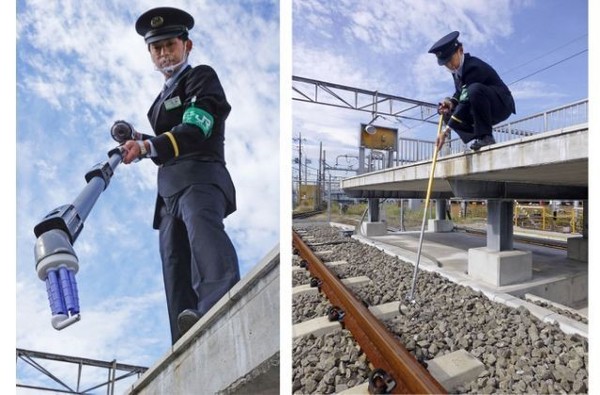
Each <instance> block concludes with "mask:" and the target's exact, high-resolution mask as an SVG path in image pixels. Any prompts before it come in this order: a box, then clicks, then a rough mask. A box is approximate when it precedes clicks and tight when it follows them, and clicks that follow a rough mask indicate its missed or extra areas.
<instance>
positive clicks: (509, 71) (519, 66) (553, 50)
mask: <svg viewBox="0 0 600 395" xmlns="http://www.w3.org/2000/svg"><path fill="white" fill-rule="evenodd" d="M587 35H588V34H587V33H585V34H582V35H581V36H579V37H576V38H574V39H572V40H571V41H569V42H567V43H565V44H563V45H561V46H559V47H556V48H554V49H552V50H550V51H548V52H546V53H544V54H542V55H540V56H538V57H536V58H533V59H531V60H528V61H527V62H525V63H521V64H520V65H518V66H515V67H513V68H512V69H509V70H507V71H503V72H502V73H501V74H502V75H506V74H509V73H511V72H512V71H514V70H517V69H519V68H521V67H523V66H525V65H528V64H529V63H532V62H535V61H536V60H539V59H541V58H543V57H546V56H548V55H550V54H551V53H554V52H556V51H558V50H559V49H562V48H564V47H566V46H568V45H569V44H571V43H573V42H575V41H577V40H579V39H581V38H583V37H586V36H587Z"/></svg>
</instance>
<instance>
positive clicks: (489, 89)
mask: <svg viewBox="0 0 600 395" xmlns="http://www.w3.org/2000/svg"><path fill="white" fill-rule="evenodd" d="M458 35H459V32H457V31H455V32H452V33H449V34H447V35H445V36H444V37H442V38H441V39H439V40H438V41H437V42H436V43H435V44H433V46H432V47H431V48H430V49H429V53H432V54H434V55H435V56H436V57H437V62H438V64H439V65H440V66H445V67H446V68H447V69H448V71H450V72H451V73H452V78H453V80H454V86H455V88H456V89H455V92H454V95H453V96H452V97H447V98H445V99H444V100H443V101H442V102H441V103H439V104H438V113H439V114H443V116H444V121H445V123H446V125H447V128H446V130H445V132H444V134H443V135H442V136H441V138H438V141H437V144H438V147H439V148H441V146H442V145H443V144H444V140H445V139H446V138H447V137H448V136H449V134H450V129H452V130H454V131H455V132H456V133H457V134H458V136H459V137H460V139H461V140H462V141H463V142H464V143H465V144H467V143H468V142H469V141H471V140H475V142H474V143H473V144H471V149H472V150H474V151H477V150H479V149H480V148H481V147H484V146H486V145H490V144H495V143H496V141H495V140H494V136H493V135H492V126H493V125H495V124H497V123H498V122H502V121H504V120H505V119H507V118H508V117H509V116H510V114H511V113H513V114H515V113H516V111H515V102H514V100H513V97H512V94H511V93H510V90H509V89H508V87H507V86H506V84H504V82H503V81H502V80H501V79H500V77H499V76H498V73H496V71H495V70H494V69H493V68H492V66H490V65H489V64H487V63H486V62H484V61H483V60H481V59H479V58H476V57H475V56H471V55H470V54H469V53H465V52H464V50H463V45H462V43H460V42H459V41H458Z"/></svg>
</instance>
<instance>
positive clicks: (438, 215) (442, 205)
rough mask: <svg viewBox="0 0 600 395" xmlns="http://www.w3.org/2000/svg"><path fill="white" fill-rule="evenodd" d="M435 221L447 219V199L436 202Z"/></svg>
mask: <svg viewBox="0 0 600 395" xmlns="http://www.w3.org/2000/svg"><path fill="white" fill-rule="evenodd" d="M435 219H446V199H437V200H436V201H435Z"/></svg>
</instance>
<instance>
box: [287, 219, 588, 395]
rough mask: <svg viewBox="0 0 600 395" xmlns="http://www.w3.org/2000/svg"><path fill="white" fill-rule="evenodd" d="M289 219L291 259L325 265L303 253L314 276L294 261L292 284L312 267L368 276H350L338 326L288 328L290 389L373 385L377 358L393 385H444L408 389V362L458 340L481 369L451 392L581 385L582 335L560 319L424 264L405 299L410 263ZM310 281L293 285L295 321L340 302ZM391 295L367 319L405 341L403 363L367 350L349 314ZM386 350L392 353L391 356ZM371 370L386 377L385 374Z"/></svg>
mask: <svg viewBox="0 0 600 395" xmlns="http://www.w3.org/2000/svg"><path fill="white" fill-rule="evenodd" d="M294 228H295V231H296V232H297V233H296V234H295V235H294V244H295V248H296V250H297V252H298V253H299V254H300V255H301V256H302V258H300V257H295V258H294V260H295V263H296V265H299V264H300V263H301V262H302V260H306V257H305V256H309V257H310V256H311V254H312V255H315V256H316V257H318V258H319V259H320V260H321V261H323V262H325V263H326V265H327V266H328V267H327V270H328V271H329V272H330V273H329V274H327V273H326V272H323V273H321V272H320V271H319V269H315V267H318V266H317V265H315V264H314V263H313V264H312V265H311V263H310V261H309V260H307V261H309V263H308V268H309V270H310V269H311V266H313V269H315V270H316V276H315V274H313V271H315V270H311V273H310V274H307V273H308V272H306V271H304V270H301V269H299V268H296V270H294V271H293V273H294V274H293V278H292V280H293V285H294V286H295V287H294V289H297V288H298V287H301V286H302V285H303V284H304V286H307V285H306V284H308V283H310V282H311V281H313V282H314V281H315V280H314V279H312V277H318V278H319V281H323V280H322V279H321V278H320V277H326V278H329V277H332V278H333V279H335V278H338V277H339V278H340V279H342V280H343V281H348V280H349V279H351V278H356V277H361V276H363V277H365V276H366V277H369V279H370V280H369V281H368V282H363V283H361V284H362V285H348V286H347V288H348V289H349V290H350V292H349V293H350V294H352V296H354V297H355V298H356V299H357V300H358V302H355V303H353V304H352V305H353V306H354V305H356V306H354V307H350V308H348V307H345V308H343V309H342V312H343V323H342V324H340V323H337V324H334V325H337V330H334V331H333V332H329V333H325V334H323V333H321V334H316V335H315V334H313V335H302V336H298V337H296V335H294V336H295V339H294V346H293V373H292V379H293V392H294V393H295V394H296V393H297V394H300V393H303V394H304V393H343V391H344V390H345V389H348V388H351V387H353V386H354V385H358V384H361V383H364V382H371V385H373V383H372V380H373V375H372V372H373V371H375V369H377V368H382V369H383V370H384V371H385V373H386V374H389V377H390V378H391V380H392V381H393V382H395V384H396V386H397V387H395V389H393V390H391V391H392V392H394V393H401V392H419V393H425V392H440V390H439V387H438V388H437V389H435V390H433V389H431V388H430V387H428V388H429V389H428V390H424V389H421V390H420V391H417V390H414V389H412V390H406V388H407V387H408V386H412V385H416V384H415V381H418V379H415V378H411V376H410V373H407V371H412V372H420V373H419V374H418V375H417V376H420V375H421V374H422V373H423V366H422V365H420V364H419V362H417V361H421V362H424V363H425V364H427V363H429V364H431V360H433V359H434V358H437V357H440V356H443V355H447V354H449V353H451V352H454V351H457V350H465V351H466V352H468V353H469V354H470V355H472V356H474V357H475V358H477V359H478V360H479V361H481V362H482V363H483V365H484V370H483V371H482V372H481V373H480V374H479V375H478V377H476V378H475V379H473V380H472V381H470V382H468V383H463V384H461V385H459V386H457V387H456V388H454V389H453V391H452V392H456V393H494V392H495V393H524V392H529V393H565V392H566V393H573V392H574V393H581V392H586V391H587V389H588V387H587V385H588V354H587V353H588V343H587V339H585V338H583V337H581V336H578V335H568V334H565V333H563V332H562V331H561V330H560V328H558V326H557V325H553V324H549V323H545V322H541V321H540V320H538V319H537V318H536V317H534V316H532V315H531V314H530V313H529V311H527V310H526V309H524V308H519V309H514V308H510V307H508V306H505V305H502V304H498V303H495V302H492V301H490V300H489V299H488V298H487V297H486V296H485V295H483V294H481V293H480V292H475V291H473V290H472V289H471V288H465V287H462V286H459V285H457V284H454V283H452V282H450V281H448V280H446V279H445V278H442V277H441V276H439V275H437V274H436V273H430V272H421V274H420V276H419V280H418V282H417V290H416V296H417V303H416V304H415V305H411V304H408V305H404V304H403V300H404V299H403V296H405V294H406V293H407V292H408V290H409V289H410V282H411V273H412V265H410V264H408V263H405V262H402V261H401V260H400V259H398V258H395V257H391V256H389V255H387V254H385V253H384V252H382V251H379V250H378V249H377V248H374V247H369V246H366V245H363V244H361V243H359V242H358V241H356V240H354V239H350V238H349V237H344V236H343V235H342V234H341V232H340V231H339V230H336V229H333V228H330V227H328V226H315V225H309V224H303V225H301V226H300V225H296V226H294ZM299 235H300V236H301V237H299ZM297 237H299V238H302V239H303V241H304V244H307V246H306V247H307V248H308V247H311V248H312V249H313V252H312V253H309V252H307V251H303V248H304V247H303V248H298V247H296V238H297ZM328 281H329V280H327V282H328ZM315 285H318V287H319V288H321V291H322V292H320V293H319V292H316V291H315V292H313V293H312V294H308V293H306V294H295V295H294V297H293V315H292V318H293V323H294V328H296V327H299V326H301V325H305V324H306V323H308V322H311V321H316V320H319V319H320V320H323V319H324V317H325V316H328V315H329V313H330V312H331V307H332V306H336V307H339V305H340V304H341V302H340V301H339V300H334V301H329V300H328V299H327V298H326V297H325V295H326V294H329V293H331V291H328V290H327V287H329V286H324V285H323V284H322V283H321V284H315ZM334 293H335V292H334ZM327 296H329V295H327ZM390 303H396V306H400V308H399V309H398V308H396V312H395V314H389V315H388V316H387V317H386V318H384V319H383V320H382V321H378V322H379V323H378V324H373V322H376V321H377V320H376V319H374V318H373V317H370V318H369V319H368V320H367V321H369V323H370V325H371V324H373V325H374V326H377V327H378V329H377V330H379V329H381V327H383V329H385V330H386V331H387V332H388V333H389V334H390V336H391V338H392V339H394V341H395V342H396V344H398V343H399V342H400V343H402V344H403V345H404V346H403V348H404V349H405V351H397V350H396V351H394V352H393V353H394V354H396V357H399V358H404V357H406V354H407V353H408V354H409V355H408V357H410V358H408V360H409V361H410V362H406V363H405V365H404V368H401V369H400V370H401V372H400V373H398V372H396V370H394V369H395V368H394V367H389V366H385V365H383V364H380V361H379V360H378V359H377V358H378V357H376V356H375V357H373V356H372V352H371V351H369V352H367V350H368V349H369V347H370V346H369V345H363V344H361V343H362V340H361V339H360V337H361V336H362V335H358V336H357V337H358V338H357V337H355V335H354V331H353V330H352V325H353V324H352V323H351V322H352V321H353V320H354V318H349V316H354V314H355V312H352V311H351V310H352V309H354V310H356V312H358V314H359V315H362V314H363V313H364V310H365V306H367V307H368V310H373V309H374V308H375V307H378V306H382V305H386V304H390ZM349 311H350V312H349ZM334 318H335V317H334ZM325 320H326V321H327V319H325ZM358 326H364V324H359V325H358ZM294 331H295V329H294ZM368 331H370V329H369V330H368ZM294 333H296V332H294ZM366 336H367V337H369V336H371V335H369V334H367V335H366ZM370 342H371V343H374V341H372V340H370ZM383 343H385V342H383ZM383 359H384V360H386V361H389V360H390V357H384V358H383ZM415 363H416V365H415ZM402 369H404V370H403V371H402ZM382 374H383V373H382ZM405 374H406V376H405ZM375 377H376V378H377V377H378V378H379V379H380V381H383V382H386V380H387V379H385V380H383V379H382V378H381V376H377V375H376V376H375ZM383 377H387V376H385V375H383ZM388 382H389V380H388ZM433 385H435V384H433ZM410 388H412V387H410ZM441 391H443V389H442V390H441ZM352 393H356V392H352Z"/></svg>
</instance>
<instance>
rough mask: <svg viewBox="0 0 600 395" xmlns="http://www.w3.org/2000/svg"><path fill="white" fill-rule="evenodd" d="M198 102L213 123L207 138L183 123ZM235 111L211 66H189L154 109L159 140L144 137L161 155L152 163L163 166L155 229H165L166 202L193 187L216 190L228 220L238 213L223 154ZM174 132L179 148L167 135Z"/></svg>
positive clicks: (150, 113) (153, 120)
mask: <svg viewBox="0 0 600 395" xmlns="http://www.w3.org/2000/svg"><path fill="white" fill-rule="evenodd" d="M194 97H195V104H194V105H195V107H198V108H201V109H202V110H204V111H206V112H208V113H209V114H211V115H212V116H213V118H214V125H213V128H212V133H211V134H210V136H209V137H208V138H206V137H205V135H204V133H203V132H202V131H201V129H200V128H199V127H197V126H195V125H190V124H183V123H182V119H183V113H184V112H185V110H186V109H187V108H188V107H189V106H190V105H191V101H192V98H194ZM165 102H166V103H167V104H165ZM173 103H175V104H173ZM177 103H179V105H178V104H177ZM230 111H231V106H230V105H229V103H228V102H227V98H226V97H225V92H224V91H223V87H222V86H221V83H220V81H219V78H218V77H217V74H216V72H215V71H214V70H213V69H212V68H211V67H210V66H206V65H200V66H196V67H194V68H192V67H191V66H187V68H186V69H185V70H184V71H183V72H182V73H181V74H180V76H179V78H178V80H177V81H176V82H175V83H174V84H173V85H172V86H171V87H170V88H169V89H167V91H166V92H165V94H164V95H159V96H158V97H157V98H156V100H155V101H154V103H153V104H152V107H151V108H150V110H149V111H148V119H149V121H150V124H151V125H152V129H153V130H154V133H155V134H156V136H155V137H154V136H149V135H144V139H151V141H152V144H153V145H154V148H155V149H156V151H157V154H158V155H157V157H154V158H152V160H153V161H154V163H156V164H157V165H158V166H159V169H158V196H157V200H156V207H155V214H154V224H153V226H154V228H155V229H158V226H159V225H160V210H161V207H162V206H163V205H164V202H163V199H162V198H163V197H169V196H173V195H175V194H176V193H178V192H180V191H181V190H183V189H184V188H186V187H187V186H189V185H192V184H213V185H216V186H217V187H219V188H220V189H221V190H222V191H223V194H224V195H225V198H226V200H227V209H226V213H225V216H227V215H229V214H231V213H232V212H234V211H235V210H236V201H235V187H234V185H233V181H232V180H231V177H230V175H229V172H228V171H227V168H226V167H225V154H224V141H225V120H226V119H227V116H228V115H229V112H230ZM169 131H170V132H171V136H172V137H173V138H174V139H175V144H176V147H175V146H174V143H173V141H172V140H171V138H170V137H169V136H167V135H166V134H165V132H169ZM176 150H177V151H178V152H177V151H176ZM176 154H177V156H176Z"/></svg>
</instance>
